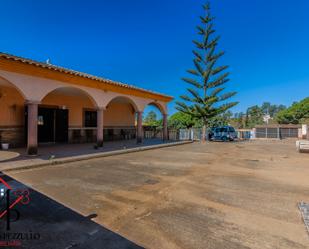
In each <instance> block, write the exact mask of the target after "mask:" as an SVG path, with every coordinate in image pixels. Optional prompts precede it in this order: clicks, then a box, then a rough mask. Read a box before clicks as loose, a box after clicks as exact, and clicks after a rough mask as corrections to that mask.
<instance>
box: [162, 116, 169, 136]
mask: <svg viewBox="0 0 309 249" xmlns="http://www.w3.org/2000/svg"><path fill="white" fill-rule="evenodd" d="M163 140H164V141H166V140H168V129H167V114H163Z"/></svg>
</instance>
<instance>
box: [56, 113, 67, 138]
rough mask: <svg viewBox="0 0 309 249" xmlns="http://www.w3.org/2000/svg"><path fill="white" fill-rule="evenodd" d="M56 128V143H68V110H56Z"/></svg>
mask: <svg viewBox="0 0 309 249" xmlns="http://www.w3.org/2000/svg"><path fill="white" fill-rule="evenodd" d="M55 119H56V120H55V126H56V129H55V131H56V137H55V140H56V141H55V142H58V143H66V142H68V129H69V112H68V110H63V109H55Z"/></svg>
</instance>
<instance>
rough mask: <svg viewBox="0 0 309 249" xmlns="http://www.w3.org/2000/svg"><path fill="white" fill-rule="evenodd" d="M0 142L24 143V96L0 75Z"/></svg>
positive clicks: (16, 145)
mask: <svg viewBox="0 0 309 249" xmlns="http://www.w3.org/2000/svg"><path fill="white" fill-rule="evenodd" d="M0 106H1V111H0V142H1V143H8V144H9V145H10V147H18V146H22V145H24V144H25V136H24V135H23V134H24V124H25V119H24V110H25V96H24V95H23V93H22V92H21V90H20V89H18V88H17V87H16V86H15V85H14V84H12V83H11V82H9V81H7V80H6V79H4V78H2V77H0Z"/></svg>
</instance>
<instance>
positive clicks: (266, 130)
mask: <svg viewBox="0 0 309 249" xmlns="http://www.w3.org/2000/svg"><path fill="white" fill-rule="evenodd" d="M267 132H268V128H267V127H266V128H265V138H268V135H267Z"/></svg>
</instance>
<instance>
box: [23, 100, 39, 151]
mask: <svg viewBox="0 0 309 249" xmlns="http://www.w3.org/2000/svg"><path fill="white" fill-rule="evenodd" d="M38 104H39V103H38V102H27V103H26V105H27V108H28V111H27V112H28V120H27V125H28V133H27V153H28V155H36V154H37V153H38Z"/></svg>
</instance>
